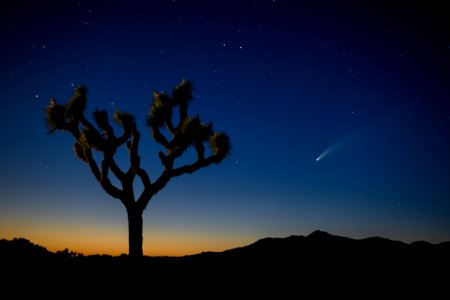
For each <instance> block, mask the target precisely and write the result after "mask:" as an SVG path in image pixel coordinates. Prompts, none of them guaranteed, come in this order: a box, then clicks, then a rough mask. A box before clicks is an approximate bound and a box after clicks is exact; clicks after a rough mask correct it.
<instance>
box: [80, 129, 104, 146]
mask: <svg viewBox="0 0 450 300" xmlns="http://www.w3.org/2000/svg"><path fill="white" fill-rule="evenodd" d="M78 142H79V143H80V144H81V145H82V146H83V147H87V148H94V149H96V150H99V151H104V150H105V148H106V145H105V143H106V141H105V139H104V138H103V136H102V135H101V134H99V133H98V132H97V131H96V130H93V129H90V128H84V129H83V131H82V132H81V134H80V137H79V139H78Z"/></svg>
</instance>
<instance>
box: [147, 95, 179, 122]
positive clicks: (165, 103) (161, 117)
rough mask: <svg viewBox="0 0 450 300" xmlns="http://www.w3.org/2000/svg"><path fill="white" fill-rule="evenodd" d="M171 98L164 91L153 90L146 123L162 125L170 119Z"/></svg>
mask: <svg viewBox="0 0 450 300" xmlns="http://www.w3.org/2000/svg"><path fill="white" fill-rule="evenodd" d="M172 104H173V103H172V100H171V99H170V96H169V95H167V94H165V93H158V92H153V103H152V106H151V107H150V111H149V112H148V115H147V125H148V126H157V127H162V126H164V125H165V124H167V122H170V121H171V119H172Z"/></svg>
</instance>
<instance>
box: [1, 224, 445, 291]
mask: <svg viewBox="0 0 450 300" xmlns="http://www.w3.org/2000/svg"><path fill="white" fill-rule="evenodd" d="M449 255H450V242H443V243H439V244H432V243H429V242H425V241H417V242H413V243H410V244H407V243H403V242H400V241H395V240H390V239H386V238H381V237H370V238H364V239H352V238H347V237H342V236H337V235H332V234H329V233H327V232H324V231H319V230H317V231H314V232H312V233H311V234H309V235H307V236H295V235H293V236H289V237H286V238H264V239H260V240H258V241H256V242H254V243H252V244H250V245H247V246H243V247H238V248H234V249H229V250H226V251H223V252H203V253H199V254H195V255H189V256H183V257H148V256H147V257H141V258H133V257H129V256H126V255H122V256H118V257H113V256H108V255H90V256H84V255H81V254H76V253H74V252H71V251H68V250H67V249H66V250H64V251H58V252H56V253H53V252H50V251H48V250H47V249H45V248H44V247H42V246H39V245H35V244H33V243H31V242H29V241H27V240H25V239H13V240H11V241H7V240H0V263H1V265H2V267H3V268H2V269H3V273H4V274H16V276H20V278H21V280H24V281H27V280H28V281H29V280H31V281H36V280H43V278H45V280H46V281H48V280H50V281H52V282H58V284H60V285H61V284H63V285H67V284H68V285H70V286H69V287H68V288H73V287H72V286H71V284H72V283H73V282H77V281H80V280H81V282H83V283H84V284H83V285H82V286H83V287H86V288H87V286H90V287H93V288H94V289H98V288H99V287H98V286H96V285H95V286H92V285H93V284H94V283H96V282H97V283H98V280H100V279H101V280H102V281H105V282H108V286H110V285H111V284H112V283H113V282H116V283H117V284H119V283H120V285H119V286H121V287H124V288H125V287H126V286H134V285H136V283H137V282H143V281H145V284H149V283H150V282H151V283H152V286H154V287H155V286H159V287H160V288H161V287H162V286H167V284H169V283H170V284H171V286H174V285H175V286H185V287H189V289H190V290H192V288H194V290H195V291H197V292H198V291H199V290H202V287H204V286H208V287H210V288H212V287H214V288H215V289H219V290H224V291H230V289H231V290H236V289H243V290H246V291H252V293H253V292H254V293H256V294H258V295H264V291H265V290H271V291H272V292H273V291H274V290H276V291H277V293H279V292H282V291H284V292H286V293H287V291H289V293H287V294H284V295H290V293H291V292H292V291H297V288H300V287H301V288H302V289H308V290H309V291H310V292H311V291H314V293H317V295H326V294H327V293H326V292H327V291H328V292H330V291H333V292H338V291H340V292H339V294H340V295H348V293H347V292H349V291H354V289H356V288H361V289H364V290H371V291H372V292H371V293H375V294H377V293H378V292H380V291H387V290H389V291H390V290H397V291H401V292H402V293H403V292H404V289H407V290H408V291H411V288H414V289H419V290H426V291H427V292H428V291H431V290H432V291H435V292H436V291H439V290H440V288H442V287H445V286H446V285H447V282H448V280H449V273H448V270H449V269H450V259H449ZM44 270H45V271H46V272H47V274H51V275H50V277H41V272H42V271H44ZM8 278H15V277H14V276H12V277H11V276H10V277H8ZM63 279H64V280H63ZM61 281H62V282H61ZM405 284H406V285H405ZM431 287H432V289H430V288H431ZM105 288H106V287H105ZM342 289H343V290H342ZM167 291H171V292H174V293H175V292H176V291H177V290H176V289H175V290H172V289H169V290H165V292H167ZM343 291H345V292H344V293H343V294H342V292H343ZM405 291H406V290H405ZM323 293H325V294H323ZM169 294H170V293H169ZM256 294H255V295H256ZM173 295H175V294H173ZM255 295H253V296H255ZM277 295H278V296H280V295H281V294H277ZM371 295H372V294H371ZM232 296H233V295H232ZM427 296H430V294H427Z"/></svg>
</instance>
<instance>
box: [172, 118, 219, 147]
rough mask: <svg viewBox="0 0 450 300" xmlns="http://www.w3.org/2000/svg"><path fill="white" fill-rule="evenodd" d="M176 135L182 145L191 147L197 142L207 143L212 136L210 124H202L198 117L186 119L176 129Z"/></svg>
mask: <svg viewBox="0 0 450 300" xmlns="http://www.w3.org/2000/svg"><path fill="white" fill-rule="evenodd" d="M177 135H179V136H180V138H179V140H180V142H181V143H183V144H187V145H191V144H193V143H195V142H197V141H207V140H208V139H209V138H210V136H211V135H212V124H204V123H202V122H201V121H200V118H199V116H195V117H194V118H186V119H185V120H184V121H183V122H182V123H181V126H180V128H179V129H178V132H177Z"/></svg>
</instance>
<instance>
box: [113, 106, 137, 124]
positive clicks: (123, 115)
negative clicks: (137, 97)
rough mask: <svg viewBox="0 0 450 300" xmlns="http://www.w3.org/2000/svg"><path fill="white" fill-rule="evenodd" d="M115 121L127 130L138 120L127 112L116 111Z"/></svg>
mask: <svg viewBox="0 0 450 300" xmlns="http://www.w3.org/2000/svg"><path fill="white" fill-rule="evenodd" d="M113 119H114V121H115V122H116V123H118V124H119V125H121V126H122V127H123V128H125V129H129V128H130V127H131V125H133V124H134V123H135V122H136V118H135V117H134V115H133V114H131V113H129V112H126V111H119V110H116V111H115V112H114V115H113Z"/></svg>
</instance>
